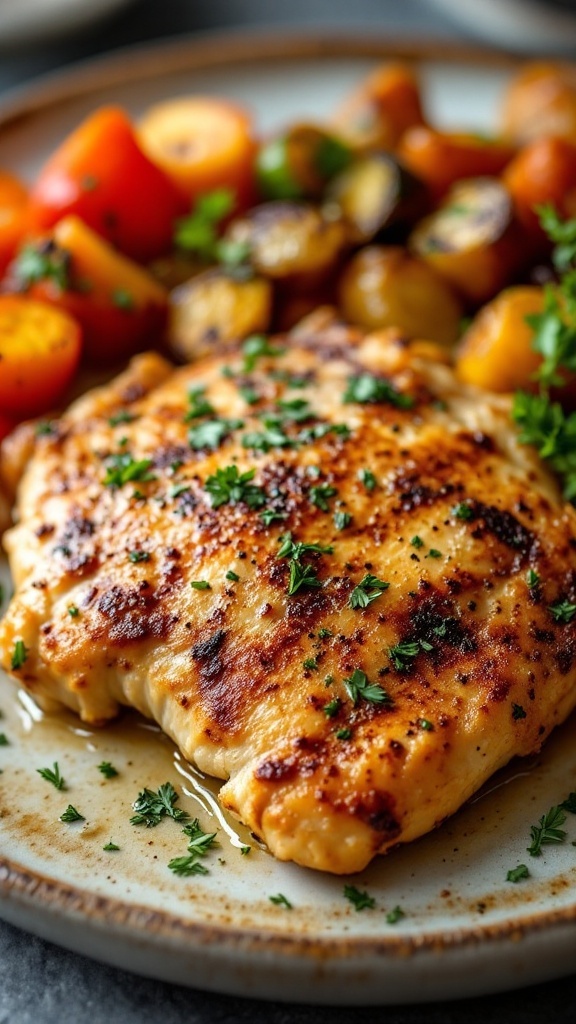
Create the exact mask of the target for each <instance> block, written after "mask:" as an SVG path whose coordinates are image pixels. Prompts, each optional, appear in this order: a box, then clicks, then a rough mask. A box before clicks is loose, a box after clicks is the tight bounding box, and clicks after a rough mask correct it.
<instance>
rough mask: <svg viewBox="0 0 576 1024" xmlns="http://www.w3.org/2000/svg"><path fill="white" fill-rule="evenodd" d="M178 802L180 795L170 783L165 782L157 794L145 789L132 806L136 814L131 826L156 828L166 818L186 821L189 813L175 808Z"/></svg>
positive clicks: (131, 819) (132, 818)
mask: <svg viewBox="0 0 576 1024" xmlns="http://www.w3.org/2000/svg"><path fill="white" fill-rule="evenodd" d="M177 800H178V794H177V792H176V790H175V789H174V786H173V785H172V784H171V783H170V782H165V783H164V785H163V786H160V787H159V788H158V790H157V791H156V792H153V790H151V789H143V790H142V791H141V792H140V793H139V794H138V797H137V798H136V800H135V801H134V803H133V804H132V807H133V810H134V811H135V812H136V813H135V814H134V815H133V816H132V817H131V818H130V824H131V825H145V826H146V828H154V827H155V826H156V825H159V824H160V822H161V820H162V818H165V817H169V818H174V821H185V820H186V819H187V818H188V813H187V811H184V810H182V809H181V808H180V807H175V804H176V802H177Z"/></svg>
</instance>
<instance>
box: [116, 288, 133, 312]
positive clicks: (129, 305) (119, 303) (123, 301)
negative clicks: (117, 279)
mask: <svg viewBox="0 0 576 1024" xmlns="http://www.w3.org/2000/svg"><path fill="white" fill-rule="evenodd" d="M112 304H113V305H114V306H116V309H123V310H125V311H126V312H127V313H129V312H130V310H132V309H134V306H135V305H136V303H135V301H134V296H133V295H132V293H131V292H129V291H128V289H127V288H115V289H114V291H113V292H112Z"/></svg>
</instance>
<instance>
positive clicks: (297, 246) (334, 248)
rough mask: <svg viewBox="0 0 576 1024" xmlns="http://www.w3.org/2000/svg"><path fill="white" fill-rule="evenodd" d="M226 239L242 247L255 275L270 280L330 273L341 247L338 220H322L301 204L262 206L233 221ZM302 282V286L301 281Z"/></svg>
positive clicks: (315, 212)
mask: <svg viewBox="0 0 576 1024" xmlns="http://www.w3.org/2000/svg"><path fill="white" fill-rule="evenodd" d="M224 237H225V240H227V241H230V242H234V243H237V244H245V245H246V246H247V247H248V248H249V251H250V261H251V263H252V265H253V267H254V268H255V269H256V270H257V271H258V273H261V274H264V275H265V276H267V277H271V278H274V279H276V278H280V279H283V278H289V277H290V278H295V277H299V278H300V279H301V280H302V279H303V278H306V280H307V281H308V283H311V282H310V276H311V275H313V284H314V286H315V285H316V284H317V283H318V276H321V275H323V274H326V273H328V272H330V271H331V270H333V268H334V266H335V264H336V262H337V260H338V257H339V256H340V253H341V251H342V249H343V247H344V243H345V238H344V228H343V225H342V223H341V221H340V220H330V219H328V218H326V217H324V216H323V215H322V214H321V213H320V211H319V210H317V209H316V208H315V207H314V206H310V205H308V204H307V203H302V202H281V201H277V202H270V203H263V204H262V206H256V207H255V208H254V209H253V210H250V211H249V212H248V213H247V214H246V216H245V217H243V218H241V219H239V220H235V221H234V222H233V223H232V224H231V225H230V227H229V228H228V230H227V232H226V234H225V236H224ZM303 283H305V282H304V281H303Z"/></svg>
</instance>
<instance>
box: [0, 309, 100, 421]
mask: <svg viewBox="0 0 576 1024" xmlns="http://www.w3.org/2000/svg"><path fill="white" fill-rule="evenodd" d="M81 345H82V341H81V333H80V327H79V325H78V323H77V322H76V321H75V320H74V319H73V318H72V317H71V316H69V315H68V314H67V313H65V312H64V311H63V310H60V309H54V308H53V307H52V306H49V305H48V304H47V303H44V302H35V301H33V300H32V299H29V298H28V297H25V296H21V295H2V296H0V409H2V413H3V414H8V415H9V416H14V417H15V418H18V419H24V418H25V417H28V416H37V415H39V414H41V413H43V412H46V411H47V410H48V409H50V408H52V407H53V406H54V405H55V404H56V403H57V402H58V400H59V399H60V398H61V397H62V396H63V394H64V392H65V390H66V388H67V387H68V385H69V383H70V381H71V380H72V377H73V376H74V373H75V372H76V367H77V366H78V361H79V359H80V350H81Z"/></svg>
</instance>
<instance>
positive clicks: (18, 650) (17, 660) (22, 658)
mask: <svg viewBox="0 0 576 1024" xmlns="http://www.w3.org/2000/svg"><path fill="white" fill-rule="evenodd" d="M27 659H28V648H27V647H26V644H25V643H24V641H23V640H17V641H16V643H15V644H14V650H13V651H12V660H11V662H10V667H11V669H12V671H13V672H18V670H19V669H21V668H22V666H23V665H24V664H25V663H26V661H27Z"/></svg>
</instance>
